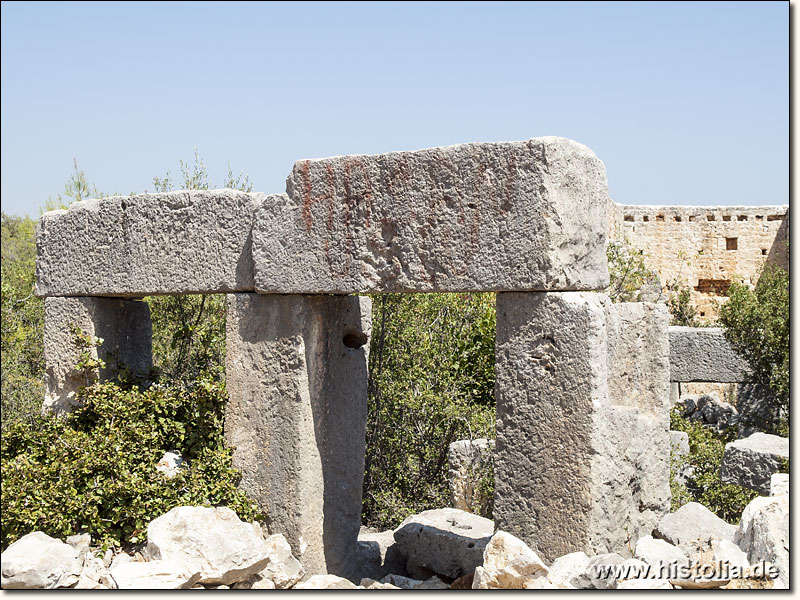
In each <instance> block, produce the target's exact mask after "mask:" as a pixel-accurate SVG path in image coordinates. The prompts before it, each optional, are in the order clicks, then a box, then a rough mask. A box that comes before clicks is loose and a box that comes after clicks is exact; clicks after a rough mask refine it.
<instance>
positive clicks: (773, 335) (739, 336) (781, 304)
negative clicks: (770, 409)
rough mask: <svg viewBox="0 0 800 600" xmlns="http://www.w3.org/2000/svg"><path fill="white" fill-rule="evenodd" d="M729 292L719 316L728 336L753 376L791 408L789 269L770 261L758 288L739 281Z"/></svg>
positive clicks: (759, 280) (751, 376)
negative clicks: (752, 287) (771, 263)
mask: <svg viewBox="0 0 800 600" xmlns="http://www.w3.org/2000/svg"><path fill="white" fill-rule="evenodd" d="M728 295H729V298H728V301H727V302H726V303H725V304H724V305H723V306H722V310H721V311H720V319H719V320H720V322H721V323H722V325H723V327H725V337H726V339H727V340H728V341H729V342H730V344H731V346H733V348H734V349H735V350H736V352H738V353H739V354H740V355H741V356H743V357H744V359H745V360H746V361H747V364H748V366H749V367H750V369H751V374H750V375H749V379H750V380H751V381H754V382H759V383H764V384H766V385H768V386H769V387H770V389H772V391H773V392H774V393H775V396H776V398H777V400H778V406H779V407H781V408H783V409H784V410H785V409H788V406H789V273H788V272H787V271H786V269H783V268H781V267H779V266H776V265H767V266H766V267H765V268H764V269H763V271H762V273H761V276H760V277H759V279H758V283H756V286H755V289H753V290H751V289H750V288H748V287H747V286H746V285H744V284H742V283H739V282H736V281H735V282H734V283H732V284H731V287H730V289H729V290H728ZM785 412H786V414H787V415H788V410H785Z"/></svg>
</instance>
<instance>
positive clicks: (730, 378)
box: [669, 327, 748, 383]
mask: <svg viewBox="0 0 800 600" xmlns="http://www.w3.org/2000/svg"><path fill="white" fill-rule="evenodd" d="M723 331H724V330H723V329H722V328H721V327H670V328H669V345H670V363H671V367H670V380H671V381H679V382H686V381H717V382H722V383H736V382H740V381H744V380H745V377H744V376H745V374H746V372H747V370H748V369H747V363H746V362H745V360H744V359H743V358H742V357H741V356H739V355H738V354H736V352H735V351H734V350H733V348H731V345H730V344H729V343H728V341H727V340H726V339H725V335H724V333H723Z"/></svg>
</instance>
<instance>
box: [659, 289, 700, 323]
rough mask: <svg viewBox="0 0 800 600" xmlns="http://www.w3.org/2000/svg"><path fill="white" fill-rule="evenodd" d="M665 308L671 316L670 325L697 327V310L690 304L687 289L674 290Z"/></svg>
mask: <svg viewBox="0 0 800 600" xmlns="http://www.w3.org/2000/svg"><path fill="white" fill-rule="evenodd" d="M667 308H668V309H669V313H670V316H671V319H670V323H669V324H670V325H680V326H683V327H698V326H699V325H700V324H699V323H698V321H697V310H696V309H695V307H694V303H693V302H692V293H691V292H690V291H689V288H688V287H685V286H684V287H678V288H677V289H674V290H673V291H672V292H671V293H670V296H669V298H668V299H667Z"/></svg>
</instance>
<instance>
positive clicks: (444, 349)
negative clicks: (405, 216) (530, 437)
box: [363, 293, 496, 528]
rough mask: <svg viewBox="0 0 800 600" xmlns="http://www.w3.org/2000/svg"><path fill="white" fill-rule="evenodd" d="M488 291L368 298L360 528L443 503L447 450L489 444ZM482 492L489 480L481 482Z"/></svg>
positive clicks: (491, 317)
mask: <svg viewBox="0 0 800 600" xmlns="http://www.w3.org/2000/svg"><path fill="white" fill-rule="evenodd" d="M495 320H496V315H495V306H494V294H491V293H480V294H385V295H380V296H375V297H374V298H373V317H372V323H373V331H372V341H371V345H370V355H369V373H370V381H369V400H368V422H367V452H366V469H365V478H364V515H363V516H364V521H365V523H367V524H368V525H371V526H374V527H380V528H389V527H395V526H397V525H398V524H399V523H400V521H402V520H403V519H404V518H405V517H406V516H408V515H410V514H413V513H416V512H419V511H422V510H427V509H431V508H440V507H442V506H448V505H449V493H448V487H447V482H446V479H445V476H446V473H447V468H448V465H447V452H448V447H449V445H450V443H451V442H454V441H456V440H459V439H474V438H479V437H487V438H491V437H494V419H495V407H494V335H495ZM483 485H484V486H485V487H486V486H490V485H493V482H484V483H483Z"/></svg>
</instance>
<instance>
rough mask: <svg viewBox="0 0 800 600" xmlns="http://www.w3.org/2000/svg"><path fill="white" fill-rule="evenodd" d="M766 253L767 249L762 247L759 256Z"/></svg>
mask: <svg viewBox="0 0 800 600" xmlns="http://www.w3.org/2000/svg"><path fill="white" fill-rule="evenodd" d="M766 255H767V249H766V248H762V249H761V256H766Z"/></svg>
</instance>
